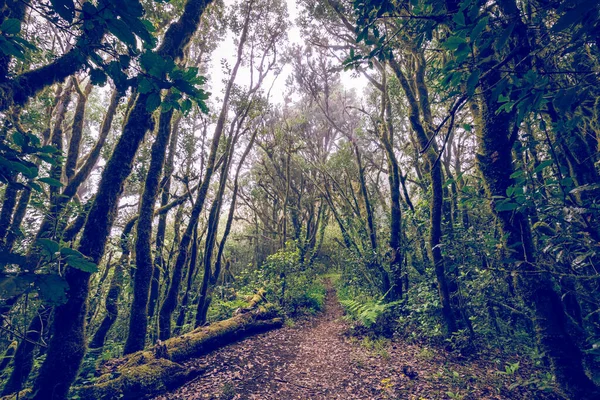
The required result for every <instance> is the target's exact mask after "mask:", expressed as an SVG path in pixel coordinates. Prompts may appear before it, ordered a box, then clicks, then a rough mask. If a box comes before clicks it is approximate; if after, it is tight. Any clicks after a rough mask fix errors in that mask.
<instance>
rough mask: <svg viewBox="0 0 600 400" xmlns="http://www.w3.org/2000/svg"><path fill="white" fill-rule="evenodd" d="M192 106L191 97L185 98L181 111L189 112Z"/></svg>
mask: <svg viewBox="0 0 600 400" xmlns="http://www.w3.org/2000/svg"><path fill="white" fill-rule="evenodd" d="M191 108H192V101H191V100H190V99H185V100H183V101H182V102H181V112H182V113H184V114H185V113H187V112H188V111H189V110H190V109H191Z"/></svg>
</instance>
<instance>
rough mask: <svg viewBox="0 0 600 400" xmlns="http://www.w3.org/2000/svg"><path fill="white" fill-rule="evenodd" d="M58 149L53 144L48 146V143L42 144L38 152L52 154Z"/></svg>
mask: <svg viewBox="0 0 600 400" xmlns="http://www.w3.org/2000/svg"><path fill="white" fill-rule="evenodd" d="M57 151H58V149H57V148H56V147H54V146H50V145H46V146H42V147H41V148H40V149H39V150H38V152H40V153H46V154H54V153H56V152H57Z"/></svg>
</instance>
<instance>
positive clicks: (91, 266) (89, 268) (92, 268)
mask: <svg viewBox="0 0 600 400" xmlns="http://www.w3.org/2000/svg"><path fill="white" fill-rule="evenodd" d="M65 262H66V263H67V265H68V266H70V267H73V268H75V269H78V270H81V271H84V272H89V273H94V272H97V271H98V266H97V265H96V264H95V263H93V262H91V261H89V260H87V259H85V258H83V257H79V256H76V255H73V256H67V257H66V258H65Z"/></svg>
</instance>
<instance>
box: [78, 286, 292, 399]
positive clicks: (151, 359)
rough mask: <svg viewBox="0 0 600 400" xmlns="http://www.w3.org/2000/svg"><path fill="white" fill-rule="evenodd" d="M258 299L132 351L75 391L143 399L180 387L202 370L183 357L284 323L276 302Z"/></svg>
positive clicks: (82, 394) (98, 396)
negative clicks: (244, 307)
mask: <svg viewBox="0 0 600 400" xmlns="http://www.w3.org/2000/svg"><path fill="white" fill-rule="evenodd" d="M261 297H263V296H262V294H261ZM263 298H264V297H263ZM253 300H254V299H253ZM259 303H260V300H259V301H257V302H255V303H254V307H255V308H254V309H253V310H251V311H248V312H245V313H241V314H237V315H235V316H233V317H232V318H230V319H227V320H224V321H219V322H216V323H214V324H211V325H208V326H203V327H199V328H197V329H195V330H193V331H191V332H189V333H186V334H184V335H181V336H178V337H174V338H171V339H169V340H166V341H165V342H162V343H159V344H158V346H157V347H156V348H155V349H154V351H152V350H144V351H139V352H137V353H133V354H130V355H128V356H126V357H124V358H122V359H121V360H118V361H117V362H116V363H115V364H112V367H111V369H112V370H110V371H106V372H105V373H104V374H103V375H101V376H100V377H99V378H98V379H97V381H96V382H95V383H94V384H92V385H87V386H80V387H76V388H73V393H74V394H75V395H76V396H77V397H78V398H79V399H81V400H88V399H89V400H92V399H94V400H96V399H102V400H109V399H144V398H148V397H150V396H154V395H157V394H160V393H164V392H165V391H168V390H169V389H172V388H174V387H177V386H179V385H181V384H183V383H184V382H186V381H187V380H189V379H192V378H194V377H195V376H198V375H199V374H201V373H202V372H203V369H202V368H200V369H198V368H189V367H186V366H183V365H182V364H181V363H182V362H183V361H186V360H188V359H190V358H193V357H198V356H201V355H203V354H206V353H209V352H211V351H213V350H216V349H218V348H220V347H223V346H225V345H227V344H230V343H232V342H235V341H237V340H240V339H242V338H244V337H247V336H250V335H252V334H256V333H259V332H264V331H268V330H271V329H275V328H279V327H281V326H282V325H283V318H282V317H281V313H280V309H279V308H278V307H277V306H275V305H272V304H269V303H267V304H264V305H262V306H257V305H258V304H259ZM115 365H116V366H115Z"/></svg>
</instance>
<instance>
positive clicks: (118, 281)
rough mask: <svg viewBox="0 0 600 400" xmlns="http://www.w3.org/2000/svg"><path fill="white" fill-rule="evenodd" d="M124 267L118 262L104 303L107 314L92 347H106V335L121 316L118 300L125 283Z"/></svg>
mask: <svg viewBox="0 0 600 400" xmlns="http://www.w3.org/2000/svg"><path fill="white" fill-rule="evenodd" d="M107 268H108V267H107ZM123 269H124V265H123V264H122V263H121V262H118V263H117V264H116V265H115V267H114V271H113V276H112V278H111V280H110V286H109V288H108V293H107V295H106V300H105V303H104V307H105V308H106V315H105V316H104V318H103V319H102V322H101V323H100V326H99V327H98V329H97V330H96V332H95V333H94V336H93V337H92V340H91V341H90V345H89V348H90V349H101V348H103V347H104V342H105V341H106V336H107V335H108V332H109V331H110V328H112V326H113V325H114V323H115V321H116V320H117V317H118V316H119V307H118V301H119V296H120V295H121V286H122V285H123V277H124V273H123Z"/></svg>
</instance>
